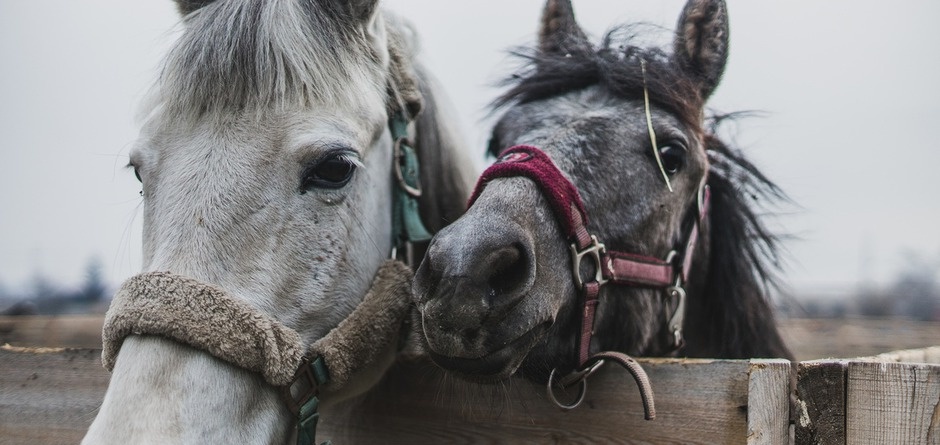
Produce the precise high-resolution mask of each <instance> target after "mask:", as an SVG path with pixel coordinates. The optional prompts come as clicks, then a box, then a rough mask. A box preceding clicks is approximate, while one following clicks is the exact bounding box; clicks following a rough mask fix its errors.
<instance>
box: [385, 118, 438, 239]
mask: <svg viewBox="0 0 940 445" xmlns="http://www.w3.org/2000/svg"><path fill="white" fill-rule="evenodd" d="M388 127H389V129H390V130H391V132H392V141H393V143H394V159H393V160H392V163H393V170H394V172H395V180H396V185H397V186H396V187H395V190H394V192H393V195H394V197H393V200H392V202H393V209H392V244H393V245H394V246H395V248H396V249H400V250H401V249H402V248H403V247H404V246H405V245H406V244H407V243H413V242H419V241H427V240H429V239H431V233H430V232H428V230H427V229H426V228H425V227H424V223H423V222H422V221H421V215H420V214H419V213H418V198H419V197H421V182H420V180H419V176H420V171H421V170H420V168H419V164H418V154H417V153H416V152H415V149H414V148H413V147H412V146H411V142H410V141H409V140H408V119H406V118H405V116H404V114H402V112H401V111H398V112H396V113H395V114H394V115H392V117H391V119H389V121H388Z"/></svg>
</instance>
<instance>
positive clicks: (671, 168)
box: [659, 144, 685, 175]
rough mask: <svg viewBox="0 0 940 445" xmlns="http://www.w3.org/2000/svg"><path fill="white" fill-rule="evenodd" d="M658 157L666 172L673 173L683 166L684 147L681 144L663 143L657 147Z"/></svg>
mask: <svg viewBox="0 0 940 445" xmlns="http://www.w3.org/2000/svg"><path fill="white" fill-rule="evenodd" d="M659 158H660V159H662V161H663V169H664V170H666V173H668V174H670V175H674V174H676V173H677V172H678V171H679V170H681V169H682V167H683V166H685V149H684V148H682V146H681V145H672V144H670V145H663V146H661V147H659Z"/></svg>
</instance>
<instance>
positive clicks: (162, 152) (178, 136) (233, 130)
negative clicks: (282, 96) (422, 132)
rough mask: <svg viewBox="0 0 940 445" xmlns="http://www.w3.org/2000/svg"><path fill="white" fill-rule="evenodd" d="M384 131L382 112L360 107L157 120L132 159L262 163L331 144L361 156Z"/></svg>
mask: <svg viewBox="0 0 940 445" xmlns="http://www.w3.org/2000/svg"><path fill="white" fill-rule="evenodd" d="M384 128H385V114H384V110H383V109H373V110H368V109H366V107H363V106H348V107H346V108H343V107H340V106H339V105H336V106H333V107H327V106H320V107H309V108H303V109H296V110H280V111H270V112H255V113H244V112H241V113H231V114H230V115H226V116H207V117H204V118H202V119H199V120H198V121H197V122H181V121H180V118H179V117H176V116H163V117H162V118H157V119H154V120H152V121H151V122H148V124H147V125H146V126H145V127H144V130H143V131H142V133H141V137H140V138H139V139H138V142H137V144H136V145H135V147H134V149H133V150H132V153H133V154H132V156H134V157H153V156H158V157H161V158H163V157H171V155H173V154H176V153H183V154H186V153H192V154H204V153H217V154H222V155H226V156H232V157H234V158H264V157H271V156H278V155H282V154H291V153H294V152H296V151H298V150H300V149H307V148H309V147H316V146H337V145H341V146H343V147H345V148H349V149H352V150H356V151H359V152H360V154H362V155H365V154H367V153H368V149H369V147H370V141H372V140H373V139H375V135H376V134H378V133H381V132H382V131H383V130H384Z"/></svg>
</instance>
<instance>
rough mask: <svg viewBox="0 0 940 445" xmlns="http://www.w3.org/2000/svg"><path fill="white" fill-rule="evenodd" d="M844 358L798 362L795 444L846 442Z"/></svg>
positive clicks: (821, 444) (836, 443) (823, 444)
mask: <svg viewBox="0 0 940 445" xmlns="http://www.w3.org/2000/svg"><path fill="white" fill-rule="evenodd" d="M846 366H847V363H846V362H845V361H844V360H816V361H808V362H801V363H800V364H799V366H798V368H797V384H796V407H795V413H794V439H795V442H796V443H797V444H806V445H809V444H813V445H815V444H819V445H830V444H831V445H838V444H844V443H846V441H845V378H846V377H845V375H846Z"/></svg>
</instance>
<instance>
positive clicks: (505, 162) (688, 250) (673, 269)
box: [468, 145, 708, 419]
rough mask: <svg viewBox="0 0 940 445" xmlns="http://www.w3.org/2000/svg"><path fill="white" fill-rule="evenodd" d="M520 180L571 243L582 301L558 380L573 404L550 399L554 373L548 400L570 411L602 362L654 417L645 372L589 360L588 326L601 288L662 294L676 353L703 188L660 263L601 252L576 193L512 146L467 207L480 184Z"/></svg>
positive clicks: (523, 148)
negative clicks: (671, 306)
mask: <svg viewBox="0 0 940 445" xmlns="http://www.w3.org/2000/svg"><path fill="white" fill-rule="evenodd" d="M515 176H524V177H527V178H529V179H531V180H532V181H533V182H535V184H536V185H537V186H538V188H539V190H540V191H541V192H542V195H543V196H544V197H545V198H546V200H547V201H548V203H549V206H550V207H551V209H552V212H553V213H554V214H555V218H556V219H557V221H558V222H559V223H560V225H561V228H562V230H563V231H564V235H565V238H566V239H567V240H568V241H570V242H571V245H570V247H571V270H572V276H573V279H574V282H575V285H576V287H577V288H578V290H579V292H580V293H581V294H582V296H583V306H582V318H581V333H580V337H579V341H578V369H577V370H576V371H575V372H574V373H572V374H571V375H569V376H566V377H565V378H562V379H561V385H562V386H564V387H567V386H572V385H574V384H576V383H580V384H581V388H580V390H579V395H578V400H577V401H576V402H575V403H574V404H570V405H564V404H561V403H559V402H558V401H557V400H556V399H555V396H554V393H553V389H552V380H553V378H554V373H555V370H552V375H551V376H550V377H549V382H548V385H549V396H550V397H551V398H552V400H555V402H556V403H558V404H559V406H561V407H563V408H574V407H576V406H577V405H578V404H580V402H581V400H583V398H584V395H585V389H586V379H587V377H588V376H590V375H591V374H592V373H593V372H595V371H596V370H597V369H598V368H599V367H600V366H602V365H603V363H604V362H605V360H611V361H614V362H617V363H619V364H621V365H622V366H624V367H626V368H627V369H628V370H629V371H630V372H631V374H633V376H634V378H635V379H636V380H637V385H638V386H639V387H640V393H641V396H642V398H643V404H644V408H645V411H646V418H647V419H652V418H653V417H655V408H654V407H653V397H652V388H651V386H650V385H649V380H648V378H647V377H646V374H645V372H643V370H642V368H640V366H639V364H637V363H636V362H635V361H634V360H633V359H632V358H630V357H629V356H627V355H626V354H623V353H619V352H610V351H606V352H600V353H597V354H594V355H593V356H592V355H591V354H590V347H591V338H592V336H593V333H594V321H595V315H596V309H597V305H598V303H599V300H598V296H599V293H600V288H601V287H602V286H604V285H605V284H618V285H626V286H634V287H651V288H659V289H663V290H664V291H665V292H666V294H667V295H668V296H669V297H670V298H675V299H677V300H678V302H677V305H676V310H675V312H674V313H673V314H672V316H671V317H670V318H669V320H668V327H669V330H670V332H671V333H672V334H673V339H674V342H673V347H674V348H676V349H678V348H680V347H682V345H683V344H684V342H683V339H682V323H683V319H684V316H685V298H686V292H685V289H684V288H683V285H684V283H686V282H687V281H688V274H689V270H690V268H691V263H692V254H693V252H694V251H695V244H696V242H697V241H698V236H699V230H700V225H701V223H702V221H704V219H705V217H706V215H707V206H708V188H707V186H705V185H704V184H703V185H702V187H700V189H699V194H698V199H697V201H696V207H697V211H698V212H697V213H698V214H697V218H696V219H695V221H694V223H693V224H692V228H691V230H690V231H689V235H688V237H687V238H686V242H685V245H684V246H683V249H682V250H673V251H671V252H669V254H668V255H667V256H666V258H665V259H663V260H661V259H659V258H654V257H650V256H646V255H638V254H633V253H628V252H618V251H611V250H607V248H606V246H605V245H604V244H603V243H601V242H600V241H598V239H597V237H596V236H594V235H591V234H590V233H589V232H588V229H587V222H588V218H587V211H586V210H585V209H584V203H583V202H582V201H581V196H580V194H579V193H578V189H577V187H575V186H574V184H572V183H571V181H569V180H568V179H567V178H566V177H565V176H564V174H562V172H561V171H560V170H559V169H558V167H557V166H555V164H554V163H553V162H552V160H551V158H550V157H549V156H548V155H547V154H545V152H543V151H542V150H540V149H538V148H536V147H532V146H528V145H518V146H515V147H511V148H508V149H506V150H505V151H503V152H502V153H501V154H500V156H499V158H498V159H497V161H496V163H494V164H493V165H492V166H490V167H489V168H488V169H486V170H485V171H484V172H483V174H482V175H481V176H480V179H479V181H478V182H477V186H476V188H475V189H474V191H473V194H472V195H471V197H470V200H469V204H468V206H469V205H473V203H474V202H475V201H476V199H477V198H478V197H479V196H480V193H482V192H483V189H484V188H485V187H486V184H487V183H488V182H489V181H491V180H493V179H496V178H504V177H515ZM585 258H589V259H590V260H591V261H592V262H593V263H594V275H593V276H588V277H583V276H582V274H581V262H582V261H584V260H585Z"/></svg>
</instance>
